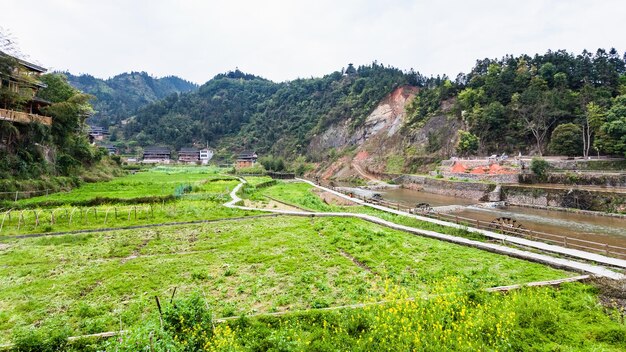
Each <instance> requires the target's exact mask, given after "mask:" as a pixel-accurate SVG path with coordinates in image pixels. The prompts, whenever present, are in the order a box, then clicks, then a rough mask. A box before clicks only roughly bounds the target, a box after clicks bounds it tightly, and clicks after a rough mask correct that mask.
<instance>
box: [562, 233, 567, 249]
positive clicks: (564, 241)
mask: <svg viewBox="0 0 626 352" xmlns="http://www.w3.org/2000/svg"><path fill="white" fill-rule="evenodd" d="M563 246H564V247H565V248H567V237H565V236H563Z"/></svg>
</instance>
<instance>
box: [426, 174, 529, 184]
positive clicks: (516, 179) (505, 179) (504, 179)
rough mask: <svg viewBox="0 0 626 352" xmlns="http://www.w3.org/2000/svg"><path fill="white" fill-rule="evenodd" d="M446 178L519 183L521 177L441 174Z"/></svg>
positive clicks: (513, 175) (509, 175)
mask: <svg viewBox="0 0 626 352" xmlns="http://www.w3.org/2000/svg"><path fill="white" fill-rule="evenodd" d="M436 174H437V173H436V172H433V173H431V175H433V176H435V175H436ZM440 174H441V175H443V176H444V177H456V178H458V179H464V178H466V179H468V180H473V181H487V182H494V183H518V182H519V175H518V174H507V175H479V174H470V173H454V172H448V171H442V172H440Z"/></svg>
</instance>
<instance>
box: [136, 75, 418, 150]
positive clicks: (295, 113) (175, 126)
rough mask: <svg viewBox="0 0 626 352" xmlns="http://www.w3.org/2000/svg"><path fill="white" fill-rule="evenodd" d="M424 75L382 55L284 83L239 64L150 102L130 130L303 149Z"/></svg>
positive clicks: (178, 141) (148, 139) (163, 138)
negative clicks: (387, 62)
mask: <svg viewBox="0 0 626 352" xmlns="http://www.w3.org/2000/svg"><path fill="white" fill-rule="evenodd" d="M419 77H421V76H419V75H417V74H415V73H403V72H402V71H401V70H398V69H395V68H390V67H385V66H383V65H381V64H378V63H373V64H371V65H366V66H359V67H358V68H355V67H353V66H352V65H350V66H348V68H347V69H346V70H342V72H339V71H337V72H333V73H331V74H329V75H326V76H324V77H321V78H309V79H297V80H294V81H289V82H283V83H275V82H272V81H269V80H266V79H263V78H260V77H257V76H254V75H250V74H245V73H243V72H241V71H238V70H237V71H234V72H229V73H226V74H220V75H217V76H215V77H214V78H213V79H211V80H210V81H208V82H207V83H206V84H204V85H203V86H201V87H200V88H199V90H198V92H195V93H190V94H182V95H179V96H170V97H168V98H166V99H164V100H162V101H159V102H157V103H155V104H151V105H149V106H147V107H146V108H144V109H142V110H141V111H140V112H139V113H138V114H137V117H136V119H135V120H134V121H133V122H132V123H130V124H128V125H127V128H126V130H125V133H126V137H127V138H129V139H135V140H137V141H138V142H139V143H140V144H141V145H148V144H152V143H170V144H172V145H173V146H175V147H177V148H178V147H180V146H183V145H189V144H191V143H194V142H196V143H202V144H204V143H206V142H207V141H208V142H209V143H210V144H212V145H220V146H226V147H234V148H236V149H240V150H241V149H248V148H253V149H256V150H257V151H260V152H262V153H274V154H282V155H302V154H305V153H306V148H307V145H308V143H309V141H310V139H311V138H312V136H313V135H315V133H318V132H320V131H323V130H324V128H326V127H328V126H329V125H330V124H332V123H333V122H336V121H340V120H345V119H352V120H353V123H354V124H355V125H357V124H359V123H360V122H362V121H363V120H364V119H365V117H366V116H367V115H368V114H369V113H370V112H371V110H373V109H374V108H375V107H376V104H378V102H379V101H380V100H381V99H383V98H384V97H385V95H387V94H388V93H389V92H391V91H392V90H393V89H394V88H395V87H398V86H400V85H406V84H412V85H416V84H420V82H419V80H418V78H419Z"/></svg>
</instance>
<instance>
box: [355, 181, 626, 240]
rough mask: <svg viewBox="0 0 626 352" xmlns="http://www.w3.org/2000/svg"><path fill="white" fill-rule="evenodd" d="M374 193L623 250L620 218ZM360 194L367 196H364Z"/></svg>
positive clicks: (400, 191)
mask: <svg viewBox="0 0 626 352" xmlns="http://www.w3.org/2000/svg"><path fill="white" fill-rule="evenodd" d="M354 190H355V193H356V194H360V193H361V192H363V191H357V189H354ZM374 192H375V193H380V194H381V195H382V197H383V199H385V200H387V201H390V202H397V203H400V204H402V205H404V206H407V207H414V206H415V205H416V204H417V203H428V204H430V205H431V206H432V207H438V206H446V205H462V206H464V207H462V208H460V210H459V211H456V212H452V213H450V214H454V215H458V216H460V217H465V218H470V219H473V220H480V221H486V222H491V221H492V220H494V219H496V218H500V217H507V218H511V219H514V220H515V221H516V222H517V223H520V224H522V225H523V226H524V227H525V228H527V229H530V230H535V231H541V232H546V233H550V234H556V235H562V236H568V237H574V238H580V239H584V240H588V241H594V242H601V243H608V244H611V245H615V246H621V247H626V219H623V218H612V217H606V216H595V215H586V214H576V213H569V212H562V211H554V210H541V209H532V208H526V207H518V206H506V207H498V208H482V207H475V206H473V204H477V203H478V202H476V201H472V200H468V199H464V198H456V197H449V196H442V195H437V194H433V193H426V192H421V191H414V190H410V189H404V188H396V189H385V190H379V191H374ZM360 195H365V196H368V195H367V194H365V193H362V194H360ZM370 195H371V193H370Z"/></svg>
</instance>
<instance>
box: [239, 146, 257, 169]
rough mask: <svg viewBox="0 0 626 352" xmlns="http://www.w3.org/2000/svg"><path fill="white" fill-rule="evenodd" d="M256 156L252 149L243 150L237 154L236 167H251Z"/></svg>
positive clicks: (254, 162)
mask: <svg viewBox="0 0 626 352" xmlns="http://www.w3.org/2000/svg"><path fill="white" fill-rule="evenodd" d="M257 158H258V156H257V154H256V152H254V151H249V150H248V151H244V152H241V153H240V154H239V156H238V157H237V161H236V162H235V167H236V168H244V167H252V166H254V165H255V164H256V159H257Z"/></svg>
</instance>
